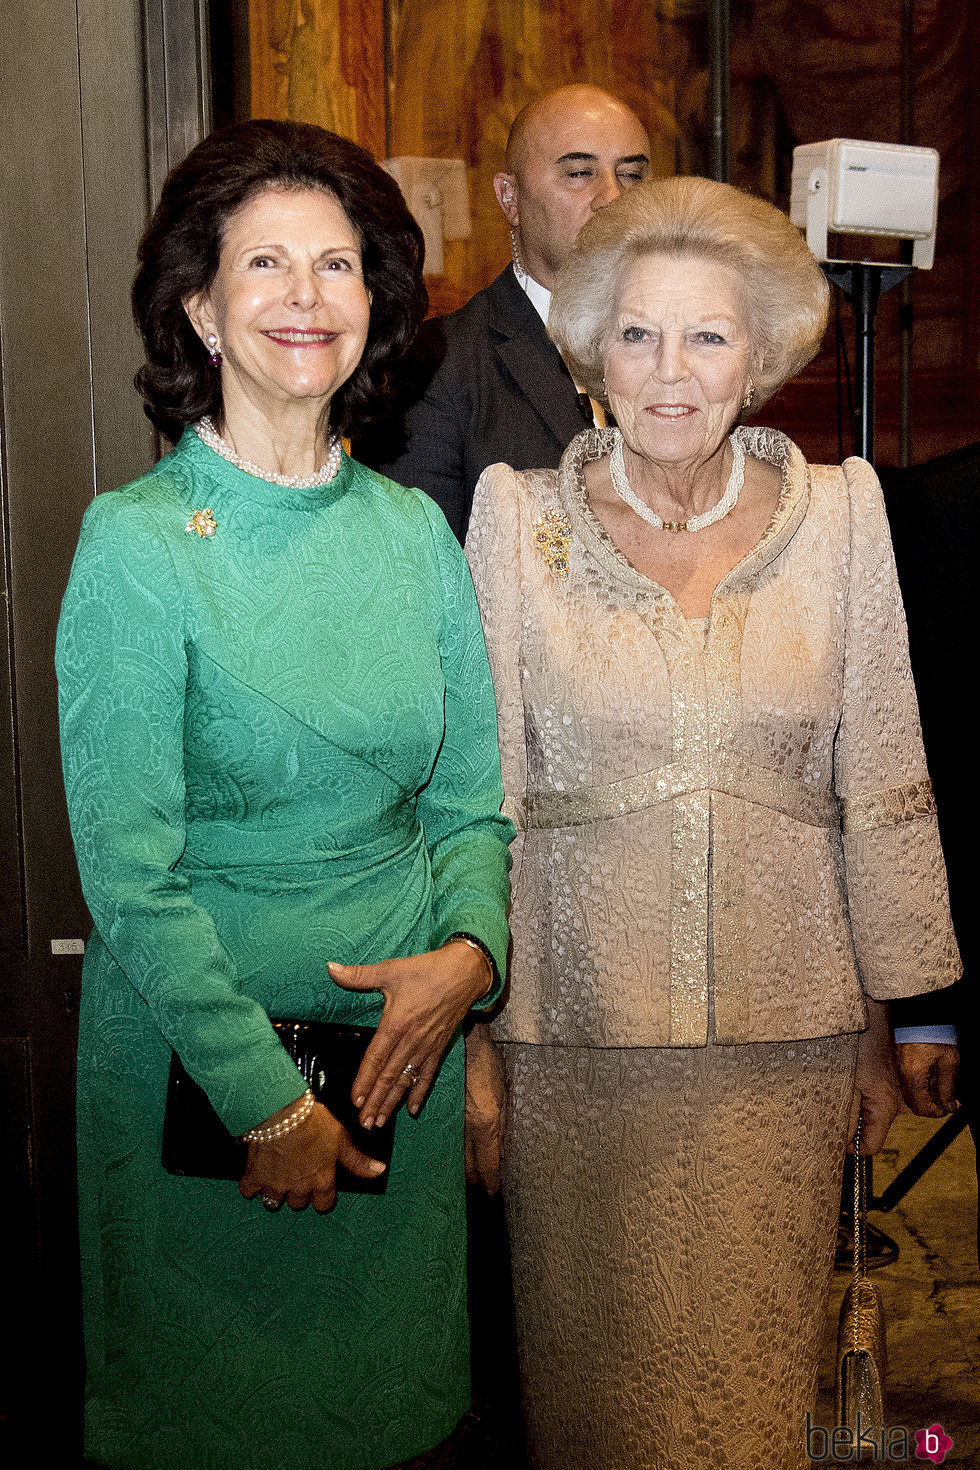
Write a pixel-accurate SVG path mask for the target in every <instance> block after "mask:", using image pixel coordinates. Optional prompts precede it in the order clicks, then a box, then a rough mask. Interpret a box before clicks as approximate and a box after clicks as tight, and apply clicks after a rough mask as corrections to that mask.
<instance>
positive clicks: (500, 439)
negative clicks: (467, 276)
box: [354, 85, 650, 541]
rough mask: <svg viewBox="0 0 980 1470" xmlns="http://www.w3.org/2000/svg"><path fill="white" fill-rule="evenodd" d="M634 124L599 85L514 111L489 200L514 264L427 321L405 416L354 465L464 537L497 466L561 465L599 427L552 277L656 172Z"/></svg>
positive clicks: (413, 362) (377, 436)
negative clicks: (410, 496)
mask: <svg viewBox="0 0 980 1470" xmlns="http://www.w3.org/2000/svg"><path fill="white" fill-rule="evenodd" d="M649 154H650V144H649V140H648V138H647V135H646V131H645V130H644V128H643V125H642V123H641V122H640V120H639V118H637V117H636V115H635V114H634V113H633V112H631V111H630V109H629V108H628V107H626V106H624V104H623V103H622V102H619V101H617V99H616V98H615V97H611V96H610V95H609V93H608V92H603V91H601V90H600V89H599V88H598V87H591V86H578V85H577V86H570V87H559V88H557V89H556V90H555V91H553V92H548V93H546V94H545V95H544V96H543V97H540V98H538V99H537V100H536V101H535V102H532V103H530V104H529V105H528V106H527V107H525V108H524V110H523V111H522V112H521V113H519V115H518V117H517V118H516V119H515V121H514V125H513V127H512V128H511V132H510V138H509V140H508V144H507V163H506V169H505V170H504V171H503V172H502V173H499V174H497V175H496V177H495V179H494V191H495V193H496V195H497V200H498V203H499V204H500V207H501V209H502V210H503V212H504V214H505V215H506V217H507V219H508V221H509V223H510V226H511V242H512V246H513V252H514V259H513V263H512V264H511V265H508V266H507V268H506V269H505V270H503V271H502V272H501V273H500V275H499V276H498V277H497V279H496V280H495V281H493V282H492V283H491V284H490V285H489V286H487V287H486V288H485V289H484V290H482V291H478V292H477V293H476V295H475V296H474V297H473V298H472V300H471V301H469V302H468V303H467V304H466V306H464V307H462V308H461V309H460V310H459V311H454V312H452V313H451V314H450V315H449V316H445V317H440V318H438V319H437V320H435V321H431V322H428V323H427V324H426V327H425V328H424V329H423V332H422V335H421V338H420V342H419V347H418V349H417V350H416V352H415V353H414V354H413V355H412V357H411V359H410V360H409V361H408V363H407V364H406V365H405V367H404V368H403V370H402V374H401V376H402V378H403V380H404V386H403V390H402V394H401V413H400V414H396V415H394V416H393V418H392V420H391V422H389V423H388V424H387V425H386V426H385V427H384V429H383V431H378V432H374V433H372V435H371V437H370V438H369V439H367V440H361V441H359V442H358V443H357V444H355V446H354V453H355V455H356V456H357V458H359V459H362V460H364V461H365V463H367V464H370V465H373V466H374V467H375V468H377V469H380V470H382V471H383V472H384V473H385V474H386V475H390V476H391V478H392V479H394V480H398V481H400V482H401V483H402V484H404V485H413V486H418V487H420V488H421V489H423V490H425V491H427V492H428V494H429V495H431V496H432V498H433V499H434V500H435V501H437V502H438V504H439V505H440V506H441V507H442V509H443V511H444V512H445V515H446V519H447V520H448V521H449V524H450V525H451V526H452V528H453V530H454V531H455V533H456V535H457V536H458V537H459V539H460V541H462V540H463V539H464V538H465V535H466V527H467V524H468V522H469V516H470V507H471V505H472V502H473V487H474V486H475V484H476V482H477V480H478V479H479V477H480V474H481V473H482V471H483V470H484V469H485V468H486V467H487V465H489V464H496V463H498V462H499V461H501V460H502V461H504V462H505V463H507V464H510V465H513V466H514V468H515V469H536V468H554V467H555V466H556V465H557V464H558V461H559V459H560V458H561V455H562V453H563V451H564V450H565V448H566V447H567V445H568V444H569V442H570V441H571V440H572V439H573V438H574V437H575V435H576V434H578V433H580V432H581V431H582V429H584V428H587V427H588V425H589V424H590V423H592V422H593V407H594V406H593V405H592V404H591V403H590V401H589V399H588V397H587V395H585V394H584V393H582V392H580V390H579V388H578V387H577V385H576V384H575V383H574V382H573V381H572V379H571V377H570V376H569V373H568V370H567V368H566V367H565V364H564V363H563V362H562V359H561V357H560V355H559V353H558V349H557V348H556V347H555V345H554V343H553V342H552V341H551V339H550V338H549V337H548V335H547V331H546V322H547V315H548V306H549V303H550V300H551V287H552V284H553V282H554V279H555V276H556V275H557V272H558V270H559V268H560V266H561V264H562V262H563V261H564V260H565V258H566V256H567V255H568V253H569V251H570V250H571V248H572V246H573V245H574V243H575V237H576V235H577V234H578V232H579V230H580V229H581V228H582V226H583V224H585V222H586V220H587V219H589V218H590V216H591V215H592V214H593V213H594V212H595V211H596V210H597V209H601V208H602V206H603V205H605V204H608V203H609V202H610V200H612V199H615V198H616V197H617V196H618V195H619V193H620V192H621V191H622V190H623V189H625V188H628V187H629V186H630V185H631V184H633V183H636V182H637V181H638V180H640V179H643V178H645V177H646V175H647V173H648V171H649V166H650V162H649Z"/></svg>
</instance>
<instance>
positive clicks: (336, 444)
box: [194, 418, 344, 490]
mask: <svg viewBox="0 0 980 1470" xmlns="http://www.w3.org/2000/svg"><path fill="white" fill-rule="evenodd" d="M194 432H195V434H196V435H197V436H198V438H199V439H201V440H203V441H204V443H205V444H206V445H207V446H208V448H209V449H213V450H214V452H215V454H220V455H221V458H222V459H226V460H227V461H228V462H229V464H233V465H237V466H238V468H239V469H240V470H244V471H245V473H246V475H254V476H255V477H256V479H258V480H269V481H270V482H271V483H272V484H273V485H282V486H283V488H284V489H287V490H314V489H315V488H316V487H317V485H326V484H328V483H329V482H330V481H331V480H332V479H333V478H334V476H335V475H336V473H337V471H338V470H339V469H340V461H341V460H342V458H343V455H344V450H343V445H342V444H341V442H340V440H339V439H338V438H337V437H336V435H333V436H331V439H330V448H329V450H328V451H327V458H326V460H325V462H324V464H323V465H322V467H321V468H320V469H318V470H317V472H316V474H315V475H307V476H306V477H305V479H304V478H303V477H302V476H301V475H277V474H275V473H274V472H273V471H272V470H261V469H259V467H258V465H257V464H252V462H251V461H250V460H247V459H242V457H241V456H240V455H238V454H236V453H235V451H234V450H233V449H232V447H231V445H230V444H228V443H227V442H226V441H225V440H224V439H222V437H221V435H220V434H219V433H218V431H217V429H216V428H215V427H214V424H213V423H212V422H211V420H210V419H209V418H203V419H199V420H198V422H197V423H196V424H195V425H194Z"/></svg>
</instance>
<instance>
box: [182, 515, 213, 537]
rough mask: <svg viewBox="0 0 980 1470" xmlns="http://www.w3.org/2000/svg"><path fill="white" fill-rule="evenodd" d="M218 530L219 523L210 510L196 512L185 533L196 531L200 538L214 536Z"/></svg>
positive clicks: (185, 528)
mask: <svg viewBox="0 0 980 1470" xmlns="http://www.w3.org/2000/svg"><path fill="white" fill-rule="evenodd" d="M217 529H218V522H217V521H216V520H215V518H214V516H213V515H212V514H211V511H210V510H196V511H194V513H193V515H192V516H191V518H190V520H189V521H188V522H187V525H186V526H185V527H184V530H185V531H196V532H197V534H198V535H199V536H213V535H214V533H215V531H216V530H217Z"/></svg>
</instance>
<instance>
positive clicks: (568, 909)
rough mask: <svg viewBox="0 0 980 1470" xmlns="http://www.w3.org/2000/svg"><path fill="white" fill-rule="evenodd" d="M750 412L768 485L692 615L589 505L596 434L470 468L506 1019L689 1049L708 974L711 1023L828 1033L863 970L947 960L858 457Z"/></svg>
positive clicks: (913, 734) (781, 1036) (869, 476)
mask: <svg viewBox="0 0 980 1470" xmlns="http://www.w3.org/2000/svg"><path fill="white" fill-rule="evenodd" d="M743 434H744V442H745V447H746V451H747V453H748V454H749V455H752V456H755V457H756V458H758V459H761V460H763V461H766V462H767V463H770V464H772V465H774V466H776V467H777V468H778V469H779V471H780V476H781V485H782V489H781V494H780V496H779V500H778V504H777V506H776V509H775V512H774V514H773V517H772V520H771V522H770V524H769V526H768V528H767V530H766V532H765V534H764V535H763V537H762V539H761V541H760V543H759V544H758V546H757V547H756V548H755V549H754V550H753V551H751V552H750V553H749V554H748V555H747V556H746V557H745V558H744V559H743V561H742V562H740V563H739V565H738V566H736V567H735V568H734V569H733V570H732V571H731V572H729V573H728V575H727V576H725V577H724V578H723V579H722V581H721V583H720V584H719V586H718V588H717V589H716V591H715V594H714V597H713V599H712V605H711V615H710V618H709V620H708V626H707V631H706V633H705V631H704V629H703V628H701V627H698V626H696V625H694V624H692V623H689V622H688V621H686V620H685V619H684V617H683V616H682V614H681V612H680V610H679V608H678V607H677V604H676V603H675V602H674V600H673V598H672V597H671V596H670V595H669V594H668V593H667V592H666V591H665V590H664V589H663V588H662V587H660V586H658V585H657V584H656V583H655V582H653V581H651V580H650V579H649V578H647V577H645V576H643V575H642V574H641V573H639V572H637V571H636V570H635V569H634V568H633V567H632V566H631V565H630V564H629V562H628V561H627V560H626V558H625V557H624V556H623V555H622V553H621V552H620V551H619V550H618V548H617V547H616V546H615V545H614V544H613V543H612V541H611V540H610V538H609V537H608V535H607V534H606V532H605V531H604V529H603V528H602V526H601V525H600V524H599V522H598V521H597V519H596V517H595V516H594V515H593V514H592V511H591V509H590V507H589V504H588V499H587V495H586V492H585V483H584V466H585V464H586V462H587V461H589V460H591V459H596V458H599V457H601V456H602V455H603V454H605V453H608V451H609V448H610V447H611V445H612V442H613V439H612V435H611V433H610V431H605V430H599V431H595V430H593V431H589V432H587V433H585V434H582V435H580V436H579V437H578V438H577V439H576V440H574V441H573V443H572V444H571V445H570V447H569V449H568V450H567V452H566V454H565V456H564V458H563V460H562V463H561V466H560V468H559V469H558V470H557V471H551V470H547V471H546V470H541V471H527V472H523V473H516V472H515V471H513V470H510V469H508V468H507V467H506V466H503V465H495V466H491V468H490V469H488V470H487V471H485V473H484V475H483V476H482V477H481V480H480V483H479V485H478V486H477V491H476V497H475V500H474V508H473V518H472V521H471V528H470V534H469V537H468V540H467V555H468V557H469V560H470V564H471V567H472V569H473V574H474V580H475V583H476V586H477V594H478V598H479V601H480V607H481V613H482V615H483V619H484V627H485V631H486V635H487V644H488V651H489V653H490V660H491V667H492V670H493V675H494V684H495V689H496V694H497V706H498V733H499V737H500V745H501V756H502V764H503V773H504V786H505V790H506V793H507V804H506V809H507V811H508V812H509V813H510V814H511V815H512V816H513V818H514V820H515V822H516V823H517V824H518V826H519V828H520V829H521V830H520V831H519V835H518V839H517V843H516V845H515V867H514V876H513V881H514V901H513V910H512V930H513V959H512V964H511V996H510V1000H509V1003H508V1005H507V1007H506V1009H505V1011H504V1013H503V1015H502V1017H501V1019H500V1021H499V1023H498V1031H499V1034H500V1035H501V1036H503V1037H505V1038H508V1039H511V1040H519V1041H525V1042H537V1043H543V1044H558V1045H570V1046H575V1045H588V1046H600V1047H602V1046H644V1047H645V1046H652V1047H656V1046H666V1045H670V1046H703V1045H704V1044H705V1042H706V1041H707V1040H708V1036H709V1020H708V1017H709V976H710V984H711V989H712V995H711V997H710V999H711V1001H712V1002H713V1015H714V1036H715V1039H716V1040H719V1041H723V1042H736V1041H738V1042H743V1041H779V1040H791V1039H794V1038H797V1037H799V1036H801V1035H805V1036H810V1037H815V1036H826V1035H832V1034H842V1033H845V1032H848V1031H854V1030H858V1029H860V1028H861V1027H862V1026H863V1025H864V1022H865V1007H864V1001H863V993H862V992H867V993H868V994H870V995H871V996H873V997H875V998H876V999H881V1000H887V999H890V998H893V997H897V996H901V995H909V994H915V993H917V992H919V991H923V990H929V989H932V988H940V987H943V986H945V985H948V984H951V983H952V982H953V980H955V979H956V978H957V976H958V974H959V970H960V966H959V956H958V953H957V950H956V944H955V940H954V937H953V931H952V926H951V923H950V919H949V911H948V905H947V899H946V876H945V868H944V865H943V859H942V853H941V850H940V846H939V835H938V829H937V825H936V819H935V807H934V803H933V801H932V796H931V788H930V786H929V781H928V775H927V772H926V767H925V759H924V755H923V750H922V741H921V735H920V730H919V719H918V711H917V706H916V699H915V691H914V686H913V684H912V678H911V672H910V668H909V660H908V647H907V639H906V632H905V620H904V613H903V610H902V606H901V600H900V596H899V591H898V583H897V578H896V575H895V568H894V561H893V557H892V552H891V544H890V541H889V537H888V529H887V524H886V521H885V515H884V507H883V504H882V499H881V492H880V488H879V486H878V482H877V479H876V477H875V475H874V473H873V471H872V470H871V468H870V466H868V465H867V464H865V463H864V462H863V461H860V460H849V461H848V462H847V463H846V464H845V465H844V466H843V468H834V467H827V466H824V467H820V466H813V467H811V466H808V465H807V464H806V462H805V461H804V460H803V457H802V455H801V454H800V452H799V450H798V449H797V448H796V447H795V446H794V445H793V444H792V443H791V442H790V441H789V440H788V439H786V438H785V436H783V435H782V434H779V433H776V432H775V431H772V430H767V429H753V430H746V431H743ZM542 527H549V528H554V527H560V528H561V538H560V539H561V545H560V548H559V551H560V555H559V554H558V553H557V552H556V550H555V544H554V536H553V535H551V536H550V539H549V538H548V537H543V536H542V530H541V528H542ZM559 563H560V565H559ZM709 855H710V856H709ZM709 934H710V936H711V938H710V942H709Z"/></svg>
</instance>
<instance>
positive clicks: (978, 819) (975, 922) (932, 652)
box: [881, 444, 980, 1137]
mask: <svg viewBox="0 0 980 1470" xmlns="http://www.w3.org/2000/svg"><path fill="white" fill-rule="evenodd" d="M881 479H882V482H883V484H884V488H885V504H886V507H887V510H888V520H889V524H890V526H891V533H892V543H893V545H894V548H895V560H896V563H897V565H898V575H899V581H900V583H901V587H902V596H903V598H904V601H905V612H906V617H907V619H908V628H909V651H910V653H911V657H912V673H913V676H914V678H915V685H916V691H917V693H918V696H919V707H920V711H921V715H922V734H923V739H924V741H925V748H926V759H927V760H928V763H929V773H930V775H931V777H932V784H933V787H934V789H935V793H936V804H937V807H938V811H939V830H940V834H941V836H942V842H943V851H944V853H945V857H946V868H947V872H948V874H949V898H950V907H951V909H952V913H953V923H954V925H955V927H956V935H957V939H958V940H959V945H960V952H961V954H962V956H963V963H964V975H963V979H962V980H961V981H960V983H959V984H958V985H956V986H953V987H952V988H951V989H949V990H942V991H938V992H935V993H934V994H932V995H919V996H914V997H912V998H910V999H908V1000H903V1001H897V1002H894V1003H893V1005H892V1016H893V1019H894V1022H895V1029H896V1041H897V1042H898V1059H899V1073H900V1077H901V1081H902V1090H903V1092H904V1093H905V1099H906V1102H907V1103H908V1105H909V1107H910V1108H911V1109H912V1111H913V1112H914V1113H918V1114H919V1115H920V1116H922V1117H934V1118H940V1117H942V1116H943V1115H944V1114H945V1113H949V1112H951V1111H952V1109H953V1107H954V1097H958V1098H959V1100H960V1101H961V1102H962V1103H963V1104H964V1106H966V1107H967V1108H968V1109H969V1111H970V1121H971V1126H972V1127H973V1129H974V1137H976V1126H977V1117H978V1111H977V1105H978V1096H977V1042H978V1036H977V1022H976V983H977V982H976V978H975V977H976V976H977V975H978V974H980V904H978V900H977V872H978V858H977V851H978V843H980V772H978V769H977V743H978V742H977V732H976V727H975V725H974V723H973V721H974V718H975V716H973V715H972V714H971V713H970V711H971V710H972V708H973V700H974V698H975V697H976V690H975V687H974V683H973V678H974V676H973V664H974V657H973V641H972V634H973V628H974V625H975V622H976V596H977V585H978V583H977V578H978V575H980V444H973V445H971V446H970V447H969V448H967V449H959V450H956V451H954V452H953V453H952V454H945V455H943V456H942V457H941V458H939V459H934V460H930V461H929V463H928V464H923V465H916V466H915V467H914V468H912V469H908V470H882V471H881ZM920 1028H926V1029H920ZM954 1028H955V1029H954ZM957 1043H958V1047H959V1052H957ZM957 1063H958V1064H959V1066H958V1075H957Z"/></svg>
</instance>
